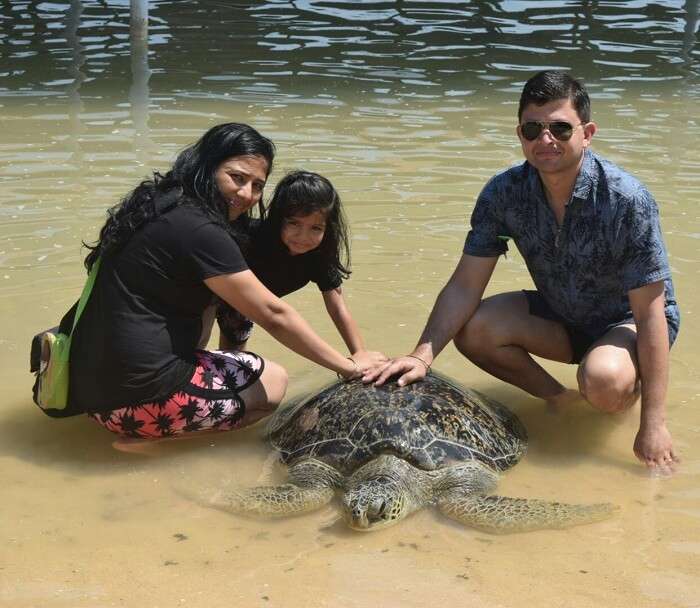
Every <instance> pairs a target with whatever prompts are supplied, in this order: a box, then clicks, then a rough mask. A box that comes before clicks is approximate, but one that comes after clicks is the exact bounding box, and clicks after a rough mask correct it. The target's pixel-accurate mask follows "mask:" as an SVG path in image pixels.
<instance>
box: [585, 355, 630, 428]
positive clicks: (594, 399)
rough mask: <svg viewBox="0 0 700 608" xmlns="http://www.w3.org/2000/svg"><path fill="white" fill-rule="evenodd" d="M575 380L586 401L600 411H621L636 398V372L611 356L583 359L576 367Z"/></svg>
mask: <svg viewBox="0 0 700 608" xmlns="http://www.w3.org/2000/svg"><path fill="white" fill-rule="evenodd" d="M577 380H578V386H579V390H580V391H581V394H582V395H583V396H584V398H585V399H586V401H588V402H589V403H590V404H591V405H592V406H593V407H594V408H596V409H597V410H600V411H602V412H606V413H610V414H614V413H617V412H622V411H624V410H626V409H629V408H630V407H631V406H632V405H633V404H634V402H635V401H636V398H637V387H636V373H634V370H633V369H630V366H628V365H624V364H623V363H621V362H620V361H618V360H615V359H602V358H599V359H597V360H595V361H592V362H584V364H582V365H581V366H580V367H579V369H578V374H577Z"/></svg>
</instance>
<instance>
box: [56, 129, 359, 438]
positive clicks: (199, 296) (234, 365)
mask: <svg viewBox="0 0 700 608" xmlns="http://www.w3.org/2000/svg"><path fill="white" fill-rule="evenodd" d="M273 157H274V146H273V144H272V142H271V141H270V140H268V139H267V138H265V137H263V136H262V135H260V134H259V133H258V132H257V131H255V129H253V128H251V127H249V126H248V125H244V124H237V123H228V124H223V125H218V126H216V127H213V128H212V129H210V130H209V131H208V132H207V133H205V134H204V136H203V137H202V138H201V139H200V140H199V141H198V142H197V143H195V144H194V145H192V146H190V147H188V148H186V149H185V150H183V151H182V152H181V153H180V154H179V155H178V157H177V158H176V160H175V163H174V164H173V167H172V168H171V170H170V171H168V172H167V173H166V174H165V175H160V174H158V173H155V174H154V176H153V179H150V180H145V181H143V182H141V183H140V184H139V185H138V186H137V187H136V189H135V190H134V191H133V192H131V193H130V194H129V195H128V196H127V197H126V198H125V199H124V200H123V201H122V202H121V203H120V204H119V205H117V206H116V207H115V208H113V209H112V210H110V212H109V217H108V219H107V222H106V223H105V225H104V227H103V228H102V230H101V232H100V239H99V241H98V243H97V244H96V245H95V246H94V247H92V248H91V249H92V251H91V252H90V254H89V255H88V256H87V258H86V260H85V264H86V266H87V268H88V269H90V268H91V267H92V265H93V264H94V263H95V261H96V260H97V258H98V256H99V258H100V267H99V271H98V273H97V278H96V281H95V284H94V287H93V290H92V293H91V295H90V298H89V300H88V303H87V306H86V307H85V309H84V311H83V314H82V316H81V317H80V320H79V321H78V325H77V327H76V330H75V331H74V333H73V339H72V346H71V355H70V356H71V365H70V394H69V399H70V401H71V404H72V405H73V406H75V407H77V408H80V409H81V410H82V411H85V412H87V413H88V414H89V415H90V417H92V418H93V419H94V420H95V421H96V422H97V423H99V424H101V425H102V426H104V427H105V428H107V429H109V430H110V431H113V432H115V433H117V434H119V435H122V436H127V437H134V438H160V437H170V436H177V435H183V434H186V433H191V432H195V431H203V430H228V429H233V428H238V427H241V426H245V425H247V424H251V423H253V422H255V421H257V420H258V419H260V418H261V417H263V416H266V415H268V414H270V413H271V412H272V410H274V408H276V407H277V405H278V404H279V403H280V401H281V400H282V398H283V396H284V393H285V391H286V388H287V373H286V371H285V370H284V368H283V367H282V366H280V365H278V364H276V363H274V362H272V361H269V360H265V359H263V358H262V357H261V356H259V355H257V354H255V353H248V352H235V353H231V352H208V351H204V350H199V349H198V348H197V343H198V340H199V337H200V334H201V331H202V313H203V312H204V309H205V307H206V306H208V305H209V303H210V302H211V298H212V293H213V294H216V295H217V296H218V297H219V298H220V299H221V300H223V301H224V302H226V303H227V304H229V305H230V306H232V307H235V308H236V309H237V310H240V311H241V312H242V313H243V314H245V315H246V316H247V317H249V318H250V319H252V320H253V321H255V322H256V323H258V324H260V325H261V326H262V327H263V328H264V329H266V330H267V331H268V332H269V333H270V334H271V335H272V336H273V337H274V338H276V339H277V340H279V341H280V342H282V343H283V344H284V345H285V346H287V347H289V348H290V349H292V350H293V351H295V352H296V353H298V354H300V355H302V356H304V357H306V358H308V359H310V360H312V361H314V362H315V363H318V364H320V365H322V366H324V367H327V368H329V369H331V370H333V371H335V372H337V373H339V374H341V375H343V376H344V377H346V378H355V377H359V376H360V375H361V374H362V372H363V371H364V370H365V369H367V368H368V367H369V364H370V363H371V362H372V356H366V355H364V354H363V353H360V354H359V355H358V356H356V357H354V358H352V359H350V358H348V357H345V356H344V355H342V354H340V353H339V352H338V351H336V350H335V349H334V348H332V347H331V346H329V345H328V344H326V342H324V341H323V340H322V339H321V338H319V337H318V336H317V335H316V333H314V331H313V330H312V329H311V327H310V326H309V325H308V324H307V323H306V321H304V319H302V318H301V316H300V315H299V314H298V313H297V312H296V311H295V310H294V309H293V308H292V307H291V306H289V305H288V304H286V303H285V302H283V301H281V300H280V299H279V298H278V297H277V296H275V295H274V294H273V293H271V292H270V291H269V290H268V289H266V288H265V286H264V285H262V284H261V283H260V281H259V280H258V279H257V278H256V277H255V275H254V274H253V273H252V272H251V271H250V270H249V269H248V265H247V264H246V261H245V259H244V258H243V256H242V254H241V251H240V249H239V247H238V245H237V243H236V241H235V240H234V236H235V233H236V232H239V231H241V230H243V229H245V224H246V222H247V212H248V210H249V209H250V208H251V207H252V206H253V205H255V204H256V203H258V202H259V201H260V199H261V197H262V193H263V188H264V186H265V182H266V181H267V177H268V175H269V173H270V170H271V169H272V161H273ZM64 321H65V320H64Z"/></svg>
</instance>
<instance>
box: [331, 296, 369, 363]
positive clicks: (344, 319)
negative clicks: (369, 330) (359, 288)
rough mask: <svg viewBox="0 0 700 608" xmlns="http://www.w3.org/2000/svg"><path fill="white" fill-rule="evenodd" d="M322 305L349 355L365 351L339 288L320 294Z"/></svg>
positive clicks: (355, 324) (358, 330)
mask: <svg viewBox="0 0 700 608" xmlns="http://www.w3.org/2000/svg"><path fill="white" fill-rule="evenodd" d="M321 293H322V294H323V303H324V304H325V305H326V310H327V311H328V314H329V316H330V318H331V319H333V323H334V324H335V326H336V327H337V328H338V333H339V334H340V336H341V337H342V338H343V342H345V344H346V346H347V347H348V350H349V351H350V354H353V353H356V352H358V351H362V350H365V343H364V341H363V340H362V336H361V335H360V329H359V327H357V323H355V319H353V318H352V315H351V314H350V310H349V309H348V306H347V304H346V303H345V298H344V297H343V290H342V288H341V287H336V288H335V289H330V290H328V291H323V292H321Z"/></svg>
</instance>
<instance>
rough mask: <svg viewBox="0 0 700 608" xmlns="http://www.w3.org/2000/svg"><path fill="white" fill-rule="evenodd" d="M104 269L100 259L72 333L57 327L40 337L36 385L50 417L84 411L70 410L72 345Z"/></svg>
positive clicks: (38, 401)
mask: <svg viewBox="0 0 700 608" xmlns="http://www.w3.org/2000/svg"><path fill="white" fill-rule="evenodd" d="M99 266H100V258H98V259H97V260H96V261H95V263H94V264H93V265H92V268H91V270H90V274H89V275H88V278H87V281H86V282H85V287H83V293H82V294H81V295H80V300H79V301H78V306H77V309H76V311H75V316H74V317H73V325H72V327H71V330H70V333H69V334H64V333H61V332H60V331H58V330H57V328H54V329H49V330H47V331H44V332H42V333H41V334H39V335H38V336H36V338H35V341H36V340H37V339H38V340H39V344H40V347H39V361H38V370H37V374H36V382H35V383H34V402H35V403H36V404H37V405H38V406H39V407H40V408H41V409H42V410H43V411H44V413H45V414H47V415H48V416H52V417H54V418H62V417H65V416H73V415H75V414H80V413H82V412H80V411H77V410H76V409H74V408H71V407H70V404H69V402H68V379H69V376H70V366H69V358H70V346H71V338H72V336H73V331H75V327H76V325H77V324H78V319H80V315H81V314H82V312H83V310H84V308H85V305H86V304H87V301H88V298H89V297H90V292H91V291H92V287H93V285H94V284H95V277H96V276H97V270H98V268H99Z"/></svg>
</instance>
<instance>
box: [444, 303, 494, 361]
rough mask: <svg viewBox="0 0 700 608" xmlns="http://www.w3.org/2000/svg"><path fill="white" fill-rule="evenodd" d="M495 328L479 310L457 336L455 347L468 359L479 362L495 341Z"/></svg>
mask: <svg viewBox="0 0 700 608" xmlns="http://www.w3.org/2000/svg"><path fill="white" fill-rule="evenodd" d="M493 328H494V325H493V323H490V322H489V321H488V320H487V319H486V315H483V314H480V312H479V310H478V309H477V311H476V313H474V316H473V317H472V318H471V319H470V320H469V321H468V322H467V324H466V325H464V326H463V327H462V329H460V330H459V331H458V332H457V334H456V335H455V337H454V339H453V342H454V345H455V347H456V348H457V350H458V351H459V352H460V353H462V354H463V355H464V356H465V357H467V358H468V359H470V360H472V361H475V360H479V359H481V358H483V356H484V355H485V354H486V353H487V352H488V351H489V345H490V344H492V343H493V341H494V336H493Z"/></svg>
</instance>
